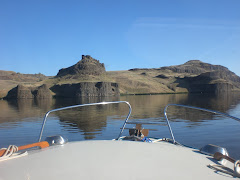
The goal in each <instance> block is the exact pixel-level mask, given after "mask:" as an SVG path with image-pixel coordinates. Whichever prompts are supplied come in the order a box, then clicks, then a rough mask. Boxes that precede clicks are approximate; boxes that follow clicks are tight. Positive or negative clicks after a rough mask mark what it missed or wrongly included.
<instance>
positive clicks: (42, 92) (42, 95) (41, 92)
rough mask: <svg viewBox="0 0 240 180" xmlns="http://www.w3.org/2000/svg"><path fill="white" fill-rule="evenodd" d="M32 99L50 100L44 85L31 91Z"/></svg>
mask: <svg viewBox="0 0 240 180" xmlns="http://www.w3.org/2000/svg"><path fill="white" fill-rule="evenodd" d="M33 94H34V97H35V98H37V99H49V98H52V94H51V91H50V89H49V88H48V87H47V85H46V84H43V85H42V86H39V87H38V88H37V89H36V90H35V91H33Z"/></svg>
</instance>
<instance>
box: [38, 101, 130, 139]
mask: <svg viewBox="0 0 240 180" xmlns="http://www.w3.org/2000/svg"><path fill="white" fill-rule="evenodd" d="M119 103H126V104H127V105H128V107H129V113H128V115H127V117H126V119H125V122H124V124H123V127H122V130H121V132H120V134H119V137H121V135H122V132H123V130H124V128H125V126H126V123H127V121H128V119H129V117H130V115H131V112H132V108H131V105H130V104H129V102H127V101H113V102H99V103H90V104H80V105H74V106H67V107H63V108H58V109H53V110H50V111H48V112H47V113H46V114H45V116H44V118H43V123H42V128H41V131H40V134H39V139H38V141H39V142H40V141H41V138H42V133H43V129H44V126H45V123H46V121H47V117H48V115H49V114H50V113H51V112H56V111H61V110H65V109H72V108H77V107H83V106H94V105H106V104H119ZM119 137H118V138H117V139H119Z"/></svg>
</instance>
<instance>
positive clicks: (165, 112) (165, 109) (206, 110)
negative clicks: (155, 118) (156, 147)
mask: <svg viewBox="0 0 240 180" xmlns="http://www.w3.org/2000/svg"><path fill="white" fill-rule="evenodd" d="M169 106H179V107H185V108H190V109H196V110H200V111H205V112H210V113H214V114H219V115H222V116H225V117H228V118H231V119H234V120H237V121H239V122H240V119H239V118H236V117H234V116H231V115H229V114H226V113H222V112H219V111H213V110H209V109H204V108H199V107H193V106H187V105H181V104H168V105H167V106H166V107H165V108H164V116H165V118H166V121H167V125H168V128H169V131H170V134H171V136H172V140H173V143H174V144H175V143H176V141H175V138H174V135H173V131H172V128H171V126H170V123H169V120H168V117H167V108H168V107H169Z"/></svg>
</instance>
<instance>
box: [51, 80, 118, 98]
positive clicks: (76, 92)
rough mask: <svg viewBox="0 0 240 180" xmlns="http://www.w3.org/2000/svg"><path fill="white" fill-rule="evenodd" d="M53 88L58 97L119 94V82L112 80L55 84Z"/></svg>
mask: <svg viewBox="0 0 240 180" xmlns="http://www.w3.org/2000/svg"><path fill="white" fill-rule="evenodd" d="M51 90H52V91H53V92H54V93H55V94H56V96H57V97H82V96H85V97H88V96H117V95H119V88H118V84H117V83H111V82H80V83H76V84H62V85H55V86H53V87H52V88H51Z"/></svg>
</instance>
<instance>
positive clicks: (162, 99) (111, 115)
mask: <svg viewBox="0 0 240 180" xmlns="http://www.w3.org/2000/svg"><path fill="white" fill-rule="evenodd" d="M118 100H121V101H129V102H130V104H131V106H132V109H133V111H132V116H131V119H134V120H144V121H145V120H146V121H160V122H163V123H165V119H164V115H163V110H164V107H165V106H166V105H167V104H169V103H175V104H185V105H192V106H197V107H202V108H208V109H212V110H217V111H220V112H225V113H228V111H229V110H230V109H234V107H236V105H237V104H239V102H240V94H239V93H231V94H220V95H207V94H205V95H204V94H167V95H141V96H121V97H89V98H80V99H68V98H66V99H40V100H37V99H19V100H15V101H5V100H1V101H0V129H4V128H8V129H10V128H12V127H14V128H15V127H16V126H18V124H20V123H21V122H38V123H39V124H40V123H41V122H42V118H43V117H44V114H45V113H46V112H47V111H49V110H51V109H55V108H59V107H65V106H70V105H76V104H87V103H94V102H101V101H118ZM169 112H170V113H169V114H171V120H172V121H178V120H179V119H186V121H185V122H186V123H187V124H186V126H189V127H191V126H201V123H202V122H203V121H205V120H212V119H214V117H213V115H212V114H204V115H203V116H200V115H199V112H195V111H191V112H190V111H189V110H187V109H184V108H174V107H171V108H169ZM127 114H128V108H127V105H124V104H120V105H119V104H114V105H104V106H92V107H85V108H80V109H79V108H77V109H72V110H64V111H61V112H56V113H52V116H54V117H55V118H57V120H58V121H59V124H60V126H61V127H62V129H64V130H65V131H69V132H70V133H76V132H79V133H81V134H82V135H83V136H84V138H85V139H94V138H96V137H99V136H100V135H101V134H102V133H103V132H104V131H105V129H106V127H107V125H108V122H110V121H111V122H113V121H115V120H118V119H124V118H125V117H126V115H127ZM239 116H240V114H239ZM121 123H123V121H122V122H121ZM117 125H120V126H118V129H117V131H119V127H121V125H122V124H117ZM73 129H74V131H73ZM39 130H40V125H39ZM76 130H77V131H76ZM12 133H14V132H12ZM33 133H36V132H33ZM117 133H118V132H117ZM103 138H104V137H103Z"/></svg>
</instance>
